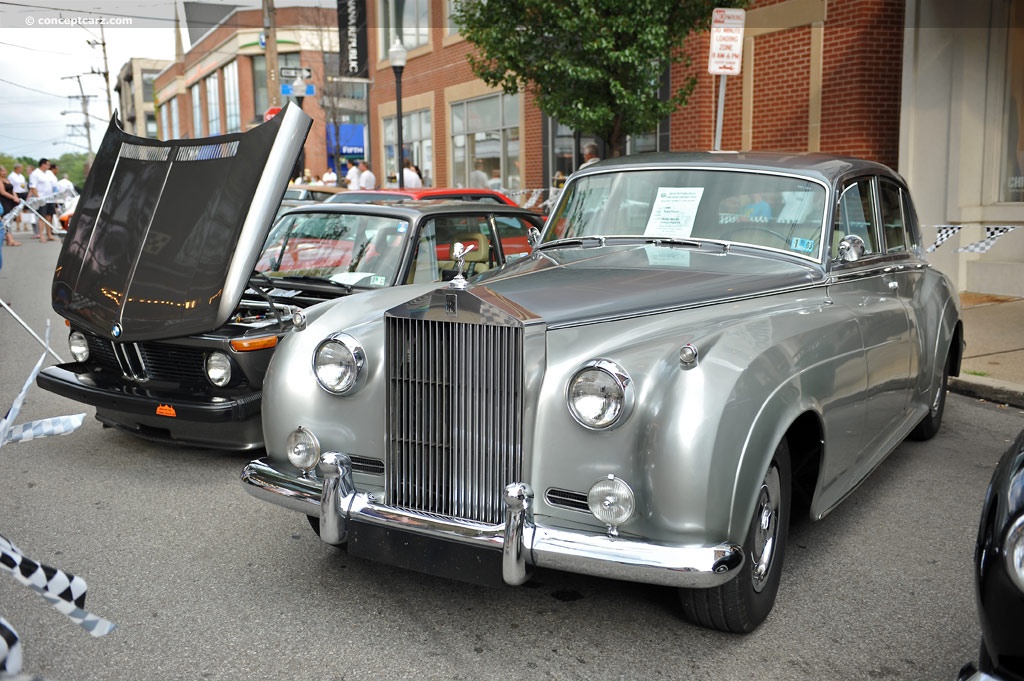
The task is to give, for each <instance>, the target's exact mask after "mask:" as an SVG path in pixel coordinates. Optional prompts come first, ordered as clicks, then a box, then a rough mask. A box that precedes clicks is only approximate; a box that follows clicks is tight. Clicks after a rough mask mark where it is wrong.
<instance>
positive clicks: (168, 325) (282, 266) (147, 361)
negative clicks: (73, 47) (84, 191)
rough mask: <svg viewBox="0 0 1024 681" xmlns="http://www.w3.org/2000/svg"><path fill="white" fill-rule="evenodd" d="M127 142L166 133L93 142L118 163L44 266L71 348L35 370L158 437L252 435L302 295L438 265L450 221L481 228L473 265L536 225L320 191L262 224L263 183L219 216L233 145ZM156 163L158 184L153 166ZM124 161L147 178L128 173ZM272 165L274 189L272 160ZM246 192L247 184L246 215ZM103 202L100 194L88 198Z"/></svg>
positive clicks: (480, 212)
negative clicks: (164, 154) (163, 180)
mask: <svg viewBox="0 0 1024 681" xmlns="http://www.w3.org/2000/svg"><path fill="white" fill-rule="evenodd" d="M260 127H261V128H262V127H263V126H260ZM110 134H111V133H108V136H109V135H110ZM251 134H252V133H244V134H243V135H240V136H235V138H233V139H237V140H238V141H239V142H240V144H241V148H245V147H247V146H248V147H250V152H253V153H255V152H254V149H255V147H256V145H257V143H259V142H260V140H250V139H249V137H248V136H249V135H251ZM116 136H118V137H121V136H123V133H121V132H120V131H117V132H116ZM264 137H266V136H265V135H264ZM293 137H295V138H297V137H298V135H297V134H296V135H293ZM223 139H224V138H217V140H223ZM262 141H263V142H265V141H266V140H265V139H264V140H262ZM204 142H208V144H206V146H207V147H211V146H212V145H219V144H230V142H224V141H216V140H214V141H209V140H204ZM298 142H299V143H300V144H301V139H299V140H298ZM187 143H188V142H179V143H178V144H182V145H185V144H187ZM128 144H132V145H136V146H137V147H138V149H136V150H135V151H132V152H131V153H132V154H134V155H135V156H140V157H147V158H148V157H150V156H152V155H154V154H156V153H158V152H157V151H155V150H161V149H165V148H172V149H174V148H176V147H173V146H170V147H168V146H167V145H165V144H164V143H158V142H155V141H152V140H144V141H140V140H138V139H132V140H131V141H130V142H125V143H124V144H120V145H117V144H113V143H111V144H109V145H108V144H107V140H106V138H105V139H104V147H103V149H102V150H101V151H106V152H108V154H113V155H114V158H115V159H116V158H117V154H118V153H121V154H122V157H121V158H120V160H119V161H118V163H119V166H118V168H117V171H116V172H113V173H112V177H113V181H110V182H107V181H102V182H101V181H99V180H97V181H96V182H95V183H94V184H93V185H92V191H94V192H96V191H100V192H101V193H99V194H90V195H89V198H88V199H86V200H84V202H83V204H82V205H84V206H91V207H92V210H91V212H89V211H86V213H85V215H82V216H81V217H78V218H77V220H78V222H77V225H76V224H75V223H74V222H73V223H72V229H71V233H70V234H69V237H68V239H67V240H66V246H65V248H64V250H63V251H62V252H61V257H60V260H59V261H58V266H57V272H56V274H55V276H54V286H53V295H54V309H56V310H57V312H59V313H60V314H62V315H63V316H65V317H66V318H67V319H68V320H69V322H70V327H71V331H70V335H69V346H70V351H71V354H72V361H70V362H66V363H63V364H58V365H56V366H51V367H48V368H46V369H44V370H43V371H42V372H41V373H40V375H39V376H38V378H37V382H38V384H39V385H40V386H41V387H43V388H45V389H47V390H50V391H52V392H55V393H57V394H60V395H64V396H65V397H69V398H71V399H73V400H76V401H78V402H82V403H85V404H90V405H93V406H95V407H96V418H97V419H98V420H99V421H100V422H102V423H103V424H105V425H108V426H113V427H116V428H119V429H121V430H124V431H126V432H129V433H131V434H133V435H137V436H139V437H143V438H147V439H151V440H156V441H160V442H168V443H179V444H188V445H193V446H201V447H210V448H220V449H231V450H248V449H258V448H260V447H262V446H263V431H262V427H261V424H260V402H261V399H262V392H261V389H262V384H263V380H264V375H265V373H266V370H267V365H268V364H269V362H270V357H271V356H272V354H273V352H274V348H275V347H276V345H277V343H278V342H279V341H280V339H281V338H282V337H283V336H284V335H286V334H287V333H288V332H289V331H290V330H292V329H293V328H294V326H295V324H296V322H297V321H299V323H301V321H300V320H301V318H302V315H301V311H302V310H303V309H305V308H307V307H309V306H311V305H314V304H316V303H321V302H324V301H327V300H336V299H341V298H345V297H347V296H349V295H350V294H354V293H360V292H364V291H370V290H372V289H375V288H381V287H388V286H396V285H399V284H403V283H407V282H409V283H411V282H419V283H422V282H433V281H441V279H442V277H445V276H448V277H454V276H455V272H454V270H453V269H452V267H453V266H452V264H451V262H450V261H448V260H446V259H447V258H448V253H449V250H450V240H451V238H452V237H454V236H458V238H460V239H462V240H463V241H465V242H466V243H469V240H470V239H476V240H477V241H478V242H479V244H481V246H480V249H479V250H478V251H477V256H478V262H476V263H475V264H474V267H475V268H476V269H477V270H479V271H483V270H485V269H487V268H489V267H492V266H497V265H499V264H501V263H502V262H504V260H505V257H506V254H507V253H509V252H516V251H525V250H527V248H526V246H525V243H526V236H525V234H526V232H527V231H528V229H529V228H530V227H531V226H539V225H540V218H538V217H537V216H536V215H534V214H532V213H530V212H529V211H526V210H523V209H519V208H511V207H507V206H498V205H494V206H483V205H480V204H459V205H432V204H425V203H421V204H417V205H412V204H408V205H403V206H382V205H355V204H348V205H343V204H338V205H326V204H322V203H321V204H313V205H306V206H300V207H298V208H293V209H291V210H290V211H288V212H286V213H285V214H284V215H283V216H282V217H281V218H280V219H279V220H278V221H277V222H276V223H275V224H274V227H273V229H272V230H270V232H269V234H267V230H268V228H269V226H270V222H269V221H270V217H268V216H272V215H273V204H274V202H273V199H272V198H270V199H268V200H266V201H263V202H262V203H260V204H259V205H262V210H263V211H266V212H264V213H261V214H260V217H259V219H258V221H256V219H255V218H249V219H246V222H245V226H244V227H243V229H242V230H241V231H237V230H236V231H234V232H231V231H230V230H231V228H232V226H233V224H234V223H235V222H237V221H240V220H241V219H242V218H244V217H245V210H244V209H245V208H246V207H247V205H248V201H249V195H247V194H245V192H246V191H247V189H246V186H245V184H244V180H245V179H246V177H247V176H246V175H245V171H244V169H243V168H240V167H232V166H231V164H230V163H228V162H227V161H234V160H236V159H237V160H240V161H244V162H245V163H246V164H249V163H251V158H249V155H248V154H243V153H241V151H240V152H239V154H238V155H237V156H236V157H235V158H232V159H224V161H225V163H218V164H215V165H213V166H211V167H209V168H205V167H204V168H194V169H193V168H189V170H191V172H190V173H189V175H188V177H183V178H182V177H176V176H175V173H176V172H177V171H176V169H175V168H174V167H173V164H172V167H171V168H169V169H168V168H167V167H166V164H164V165H161V164H162V163H163V162H161V161H155V160H152V159H150V160H148V161H142V160H137V161H136V162H135V163H131V164H128V163H127V161H126V160H125V157H124V153H125V152H124V151H123V148H124V147H125V146H126V145H128ZM177 148H180V147H177ZM119 149H121V150H122V151H119ZM139 149H144V150H145V151H140V150H139ZM296 153H297V152H296ZM101 160H102V161H104V162H107V163H108V165H112V164H110V163H109V162H110V159H109V158H105V159H100V158H97V164H99V162H100V161H101ZM133 160H135V159H134V158H133ZM107 170H108V171H110V168H109V167H108V168H107ZM286 170H287V169H285V170H284V171H283V172H286ZM168 171H169V173H170V175H169V177H170V179H169V180H168V183H167V187H166V188H164V189H163V190H162V192H161V191H160V189H161V186H162V185H161V184H159V183H158V182H157V181H156V180H155V178H156V177H158V176H162V175H165V174H167V173H168ZM207 172H209V173H210V175H206V173H207ZM229 173H237V174H239V175H240V176H239V175H231V177H232V178H233V182H232V183H228V185H227V187H225V183H223V182H221V183H218V182H216V181H215V179H214V178H215V177H226V176H228V174H229ZM252 173H253V174H252V177H251V178H250V179H253V180H255V181H259V180H260V177H261V175H269V174H271V173H273V169H272V168H269V167H268V168H267V169H266V170H263V169H262V168H261V167H257V168H254V169H253V170H252ZM140 176H141V177H148V178H150V179H151V180H152V181H151V182H149V183H146V182H140V181H139V180H138V178H139V177H140ZM278 180H280V181H281V183H280V184H279V185H278V189H277V192H278V194H277V195H278V196H280V193H279V192H281V191H283V187H284V182H286V181H287V176H286V175H283V174H282V175H280V176H279V178H278ZM175 181H179V182H181V183H187V184H185V186H187V187H188V188H189V189H190V190H191V191H190V192H189V193H188V194H187V197H188V200H187V201H184V200H183V199H182V198H181V197H182V194H175V193H172V192H173V191H175V190H181V189H182V184H175ZM108 184H109V186H110V189H106V191H105V193H103V192H102V190H103V189H105V188H106V187H107V185H108ZM129 184H130V188H131V192H130V193H127V192H128V189H129ZM203 191H206V194H203V193H202V192H203ZM229 191H237V192H238V196H237V197H235V198H236V199H237V200H236V201H229V202H228V203H227V205H226V206H224V205H223V204H222V203H220V204H219V203H218V198H219V199H220V200H221V201H225V200H228V199H230V198H231V197H230V196H225V192H229ZM122 192H125V193H122ZM259 199H260V197H259V195H258V192H257V196H255V197H253V208H251V209H250V215H252V213H253V211H254V210H256V206H257V205H258V201H259ZM105 202H106V203H108V205H109V208H108V209H106V210H101V211H97V210H96V208H97V207H98V206H100V205H101V204H103V203H105ZM150 206H154V207H150ZM77 215H79V213H76V216H77ZM250 226H251V227H252V229H251V230H249V227H250ZM225 231H226V232H228V235H225V236H222V232H225ZM498 234H501V235H502V236H507V237H508V238H507V240H506V243H505V244H502V243H501V242H500V240H498V239H497V238H492V237H494V236H496V235H498ZM520 242H522V244H524V245H523V246H520ZM485 244H486V246H488V247H484V245H485ZM491 244H493V247H490V246H491ZM439 255H440V256H441V259H440V260H439ZM222 301H226V302H222ZM213 307H217V309H216V310H212V309H210V308H213Z"/></svg>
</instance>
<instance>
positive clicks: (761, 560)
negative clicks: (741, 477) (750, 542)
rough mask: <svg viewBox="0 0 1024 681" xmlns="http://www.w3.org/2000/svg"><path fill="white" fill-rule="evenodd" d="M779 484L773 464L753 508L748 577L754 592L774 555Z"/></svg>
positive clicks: (764, 578)
mask: <svg viewBox="0 0 1024 681" xmlns="http://www.w3.org/2000/svg"><path fill="white" fill-rule="evenodd" d="M781 496H782V486H781V484H780V483H779V469H778V468H777V467H776V466H775V465H774V464H772V466H771V468H769V469H768V473H767V474H766V475H765V476H764V482H762V483H761V491H760V493H759V494H758V495H757V506H756V507H755V508H754V523H755V527H754V546H753V549H752V552H751V556H750V560H751V563H752V564H753V570H752V571H751V580H752V581H753V583H754V591H761V589H763V588H764V585H765V583H766V582H767V581H768V576H769V575H770V574H771V569H772V559H773V557H774V556H775V540H776V538H777V537H778V534H779V503H780V497H781Z"/></svg>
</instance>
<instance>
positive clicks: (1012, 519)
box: [959, 431, 1024, 681]
mask: <svg viewBox="0 0 1024 681" xmlns="http://www.w3.org/2000/svg"><path fill="white" fill-rule="evenodd" d="M974 581H975V594H976V596H977V602H978V620H979V621H980V623H981V649H980V652H979V653H978V658H979V659H978V664H977V666H975V665H973V664H968V665H966V666H965V667H964V668H963V669H962V670H961V671H960V676H959V681H1024V431H1022V432H1021V433H1020V435H1018V436H1017V440H1016V441H1015V442H1014V443H1013V445H1011V446H1010V448H1009V449H1008V450H1007V451H1006V453H1005V454H1003V456H1002V458H1001V459H1000V460H999V464H998V465H997V466H996V470H995V473H994V474H993V475H992V482H991V483H990V484H989V488H988V493H987V494H986V495H985V505H984V507H983V510H982V513H981V527H980V529H979V531H978V543H977V546H976V547H975V550H974Z"/></svg>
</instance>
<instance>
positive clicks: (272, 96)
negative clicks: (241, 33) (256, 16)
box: [263, 0, 281, 107]
mask: <svg viewBox="0 0 1024 681" xmlns="http://www.w3.org/2000/svg"><path fill="white" fill-rule="evenodd" d="M263 36H264V39H265V40H266V42H267V48H266V56H267V106H268V107H270V106H280V105H281V85H280V81H278V79H277V20H276V17H275V16H274V0H263Z"/></svg>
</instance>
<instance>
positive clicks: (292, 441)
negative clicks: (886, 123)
mask: <svg viewBox="0 0 1024 681" xmlns="http://www.w3.org/2000/svg"><path fill="white" fill-rule="evenodd" d="M286 447H287V450H288V460H289V461H291V463H292V465H293V466H295V467H296V468H301V469H302V470H303V471H305V472H307V473H308V472H309V471H311V470H313V468H314V467H315V466H316V465H317V463H319V462H320V441H319V440H317V439H316V436H315V435H313V433H312V432H311V431H309V430H306V429H305V428H303V427H302V426H299V427H298V428H296V429H295V430H293V431H292V432H290V433H289V434H288V443H287V445H286Z"/></svg>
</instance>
